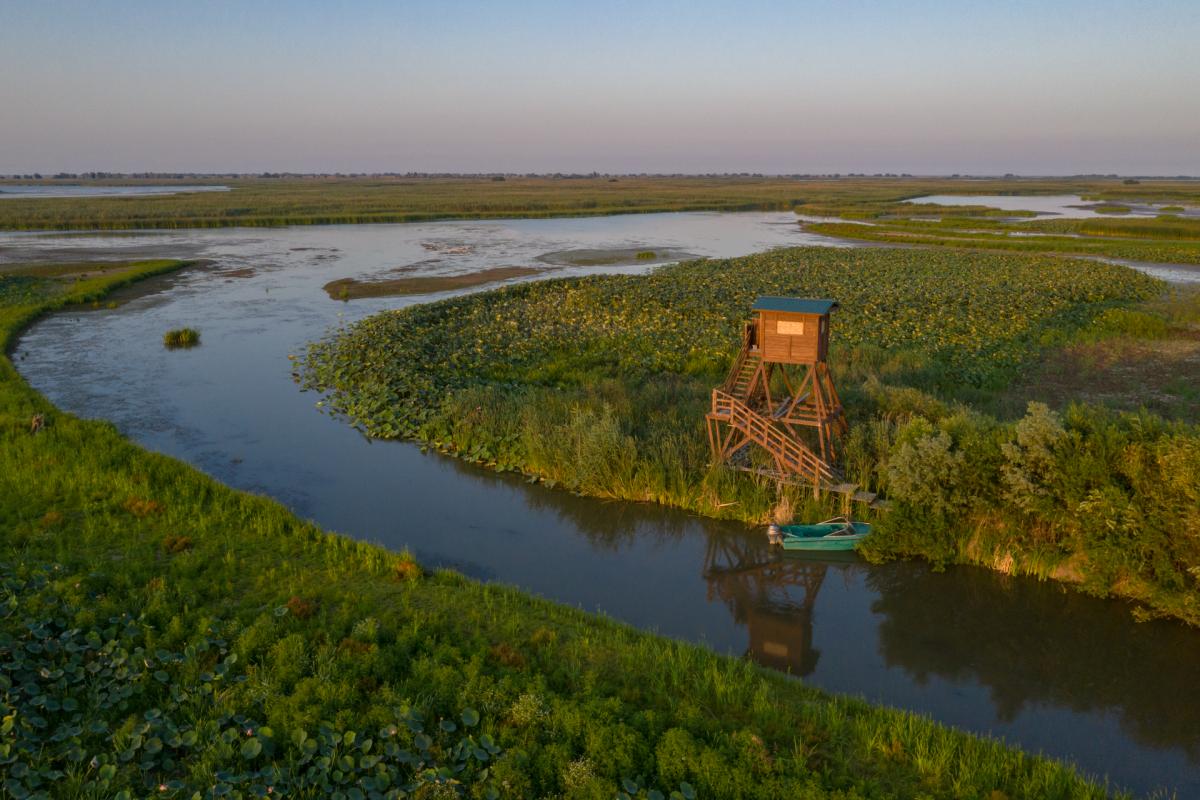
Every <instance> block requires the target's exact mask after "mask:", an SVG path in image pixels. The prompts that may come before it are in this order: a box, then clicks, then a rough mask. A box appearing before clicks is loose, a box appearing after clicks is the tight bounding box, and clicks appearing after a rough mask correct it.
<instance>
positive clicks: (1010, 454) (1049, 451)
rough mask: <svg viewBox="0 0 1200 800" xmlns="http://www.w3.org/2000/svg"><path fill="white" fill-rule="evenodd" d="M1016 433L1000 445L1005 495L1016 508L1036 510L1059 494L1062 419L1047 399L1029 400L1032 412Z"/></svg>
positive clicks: (1020, 422) (1024, 419)
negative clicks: (1058, 478) (1041, 401)
mask: <svg viewBox="0 0 1200 800" xmlns="http://www.w3.org/2000/svg"><path fill="white" fill-rule="evenodd" d="M1014 432H1015V437H1014V439H1013V440H1012V441H1008V442H1005V443H1004V444H1003V445H1001V448H1000V449H1001V451H1002V452H1003V453H1004V457H1005V463H1004V464H1003V466H1001V468H1000V473H1001V475H1002V477H1003V481H1004V489H1005V498H1006V499H1007V500H1008V502H1010V503H1011V504H1012V505H1013V506H1015V507H1016V508H1019V509H1021V510H1023V511H1026V512H1034V511H1038V510H1041V509H1044V508H1045V507H1046V502H1047V501H1048V499H1049V498H1051V497H1054V496H1056V495H1057V492H1056V491H1055V489H1056V488H1057V487H1056V486H1055V485H1054V482H1055V477H1056V475H1057V474H1058V460H1059V455H1058V452H1057V451H1058V450H1059V449H1060V448H1061V447H1062V445H1063V443H1064V440H1065V439H1066V438H1067V432H1066V430H1065V429H1064V428H1063V425H1062V420H1061V419H1060V418H1059V416H1058V414H1056V413H1054V412H1053V411H1051V410H1050V409H1049V407H1047V406H1046V404H1045V403H1030V404H1029V413H1028V414H1027V415H1026V416H1025V417H1024V418H1023V419H1021V421H1019V422H1018V423H1017V424H1016V429H1015V431H1014Z"/></svg>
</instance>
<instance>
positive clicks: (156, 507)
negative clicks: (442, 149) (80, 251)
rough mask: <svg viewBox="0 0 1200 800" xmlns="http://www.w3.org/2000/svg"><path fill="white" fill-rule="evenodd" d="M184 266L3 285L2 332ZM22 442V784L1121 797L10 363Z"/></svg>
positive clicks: (13, 570)
mask: <svg viewBox="0 0 1200 800" xmlns="http://www.w3.org/2000/svg"><path fill="white" fill-rule="evenodd" d="M179 266H181V264H180V263H179V262H151V263H142V264H137V265H120V266H119V267H114V268H113V271H111V272H107V274H102V275H99V276H92V277H89V278H87V279H84V280H79V281H73V280H62V279H55V278H52V277H36V276H4V277H0V287H2V288H3V291H0V344H2V345H3V346H4V348H5V351H6V352H7V348H8V346H9V345H10V344H11V342H12V340H13V337H14V335H15V333H16V332H17V331H18V330H19V329H20V328H21V327H22V326H23V325H25V324H28V323H29V322H30V321H31V320H32V319H33V318H34V317H36V316H37V315H39V314H41V313H45V312H46V311H48V310H52V309H54V308H60V307H62V306H64V305H66V304H69V303H79V302H83V303H95V302H99V301H100V299H101V297H102V296H103V293H104V292H106V291H108V290H109V289H111V288H113V287H114V286H116V285H119V284H122V283H127V282H129V281H132V280H136V279H139V278H141V277H145V276H148V275H152V274H160V273H162V272H165V271H169V270H172V269H176V268H178V267H179ZM85 319H86V318H85ZM83 324H86V322H83ZM201 347H203V344H202V345H201ZM35 417H40V420H39V424H38V425H37V426H36V427H38V428H39V429H38V430H37V431H36V432H33V431H32V430H31V428H32V427H34V426H32V425H31V421H32V420H33V419H34V418H35ZM0 440H2V442H3V447H0V519H2V520H3V525H0V530H2V531H3V533H2V534H0V536H2V539H0V541H2V544H3V547H4V559H3V561H4V568H3V573H2V574H0V581H2V582H3V586H4V592H5V595H6V597H7V598H8V603H7V605H6V611H5V613H4V614H3V615H2V616H0V630H2V634H0V648H2V649H4V651H5V660H6V670H5V677H4V680H3V683H2V684H0V692H2V693H3V703H4V704H5V706H6V709H5V716H6V717H8V716H9V715H10V714H11V713H12V712H13V711H15V712H16V714H15V716H12V717H10V718H11V719H12V720H13V722H12V724H11V725H6V726H5V729H4V731H3V734H2V735H3V737H4V743H5V744H6V745H7V746H9V747H10V748H11V749H9V750H8V751H7V752H8V753H9V755H8V756H7V758H10V759H13V760H12V761H11V762H10V763H9V764H8V765H7V767H6V769H7V772H8V776H9V777H8V781H9V784H6V790H7V791H9V792H10V793H11V794H13V795H14V796H21V795H22V793H23V792H30V791H37V790H44V791H49V793H50V794H51V796H69V795H74V794H78V793H80V792H85V793H86V792H90V793H92V794H97V795H105V796H140V795H142V794H145V793H147V792H149V791H153V792H154V793H155V794H156V795H157V796H165V797H174V796H181V797H186V796H190V794H191V790H192V789H193V788H198V787H208V788H212V787H214V786H216V787H218V788H219V789H221V790H222V791H225V790H226V789H227V790H229V791H231V792H241V793H243V794H248V795H252V796H253V795H257V794H262V793H265V792H266V791H267V788H268V787H270V788H271V791H272V793H274V794H281V795H287V796H324V795H326V794H327V793H328V792H330V791H333V790H336V789H341V790H343V791H350V790H351V789H352V788H357V789H358V790H359V791H362V792H364V793H368V794H369V793H370V792H371V791H376V792H378V793H379V794H380V795H383V796H387V793H388V792H389V791H392V790H394V789H395V788H396V787H398V786H408V787H409V788H410V789H417V790H420V791H424V792H425V793H427V794H428V795H429V796H434V795H435V794H436V793H437V791H439V790H437V789H436V788H435V787H432V786H430V785H429V784H431V783H443V784H447V785H449V782H450V780H451V779H453V780H456V781H461V785H462V786H463V787H464V788H465V789H467V790H468V791H469V792H470V793H471V794H472V796H486V794H487V793H488V791H489V790H491V789H494V790H495V792H496V793H498V794H499V796H502V797H527V796H540V795H546V794H549V793H557V794H561V795H563V796H567V797H604V798H608V797H611V796H612V795H613V794H614V793H616V792H617V791H618V790H619V789H620V788H621V787H624V788H625V790H626V791H629V792H630V793H631V794H633V795H636V796H639V797H649V796H653V795H652V794H651V790H653V791H661V792H663V793H664V794H666V793H670V792H671V791H677V792H680V794H681V795H682V796H690V795H691V794H693V793H694V794H695V795H696V796H702V797H778V796H813V797H820V796H826V795H831V794H836V793H846V792H851V793H853V792H858V793H860V794H865V795H872V794H884V795H893V796H910V795H913V794H918V793H920V794H924V795H929V796H934V797H947V798H949V797H960V796H963V795H964V794H965V795H974V796H988V795H989V793H993V792H1002V793H1003V794H1004V795H1005V796H1007V797H1044V796H1058V797H1081V798H1082V797H1089V798H1090V797H1103V796H1105V792H1104V790H1103V789H1102V787H1100V786H1097V785H1094V784H1089V783H1086V782H1084V781H1082V780H1081V779H1080V778H1079V777H1077V776H1076V775H1074V774H1073V773H1071V772H1070V771H1069V770H1067V769H1065V768H1063V767H1061V766H1059V765H1056V764H1054V763H1052V762H1048V761H1045V760H1041V759H1037V758H1033V757H1030V756H1027V755H1024V754H1021V753H1019V752H1016V751H1013V750H1011V749H1006V748H1004V747H1003V746H1001V745H1000V744H998V743H996V742H992V741H985V740H981V739H978V738H976V737H972V736H968V735H964V734H961V733H957V732H954V731H952V730H950V729H948V728H944V727H941V726H938V725H935V724H933V723H931V722H929V721H928V720H925V719H922V718H919V717H916V716H913V715H910V714H904V713H900V712H895V711H890V710H886V709H879V708H873V707H870V706H867V705H865V704H863V703H861V702H858V701H854V700H847V699H843V698H837V697H831V696H829V695H826V694H823V693H820V692H817V691H814V690H811V689H807V688H805V687H804V686H802V685H800V684H799V683H798V682H796V681H794V680H790V679H788V678H786V677H784V676H781V675H777V674H772V673H769V672H767V671H764V670H761V669H758V668H756V667H754V666H752V665H750V664H748V663H746V662H742V661H738V660H734V659H730V658H725V657H720V656H717V655H714V654H712V653H711V652H709V651H707V650H705V649H703V648H700V647H695V646H690V645H684V644H680V643H677V642H673V641H670V640H666V639H662V638H658V637H655V636H652V635H649V634H644V633H639V632H636V631H634V630H633V629H631V628H629V627H628V626H624V625H619V624H616V623H613V622H610V621H607V620H604V619H602V618H598V617H595V616H593V615H588V614H584V613H581V612H578V611H573V610H570V609H567V608H564V607H562V606H558V605H554V604H552V603H548V602H545V601H541V600H537V599H533V598H530V597H529V596H527V595H523V594H521V593H519V592H516V591H513V590H511V589H506V588H503V587H495V586H486V585H482V584H479V583H476V582H473V581H468V580H466V579H464V578H462V577H460V576H458V575H456V574H453V573H448V572H438V573H434V574H424V573H423V572H422V570H421V569H420V567H419V566H417V565H416V564H415V563H414V562H413V561H412V559H411V558H409V557H407V556H405V555H403V554H396V553H391V552H388V551H386V550H383V549H382V548H379V547H375V546H371V545H367V544H361V543H356V542H352V541H350V540H348V539H346V538H344V537H340V536H336V535H331V534H327V533H325V532H323V531H321V530H319V529H318V528H316V527H315V526H313V525H311V524H308V523H305V522H303V521H301V520H299V519H297V518H296V517H294V516H293V515H292V514H290V513H289V512H287V511H286V510H285V509H284V508H283V507H282V506H280V505H279V504H277V503H275V502H273V501H270V500H267V499H264V498H261V497H256V496H253V495H249V494H245V493H241V492H236V491H233V490H231V489H229V488H227V487H224V486H222V485H221V484H219V483H217V482H215V481H213V480H211V479H210V478H207V477H206V476H204V475H203V474H202V473H200V472H198V471H196V470H194V469H192V468H190V467H188V466H186V465H184V464H182V463H180V462H178V461H175V460H173V459H170V458H166V457H163V456H160V455H156V454H153V453H148V452H146V451H144V450H142V449H140V448H138V447H136V446H134V445H132V444H131V443H129V442H128V441H127V440H125V439H124V438H123V437H121V436H120V435H119V434H118V433H117V431H116V430H115V429H114V428H113V426H111V425H109V424H107V423H104V422H95V421H86V420H81V419H79V418H76V417H73V416H71V415H69V414H64V413H62V412H59V411H57V410H56V409H55V408H53V407H52V406H51V405H50V404H49V403H47V401H46V400H45V399H44V398H42V397H41V396H40V395H38V394H37V393H36V392H34V391H33V390H32V389H30V388H29V387H28V385H27V384H25V382H24V381H23V380H22V379H21V378H20V377H19V376H18V375H17V373H16V371H15V369H14V368H13V366H12V364H11V362H10V361H9V360H8V359H7V358H4V359H3V360H2V361H0ZM18 643H23V647H20V648H18V647H16V645H17V644H18ZM79 668H82V669H79ZM51 731H53V733H51ZM430 767H432V768H433V769H432V770H431V769H429V768H430ZM438 769H441V770H443V771H441V772H439V771H437V770H438ZM626 781H628V783H626ZM422 787H424V788H422ZM446 790H447V788H446V786H443V787H442V788H441V789H440V791H443V792H445V791H446ZM122 793H128V794H127V795H123V794H122Z"/></svg>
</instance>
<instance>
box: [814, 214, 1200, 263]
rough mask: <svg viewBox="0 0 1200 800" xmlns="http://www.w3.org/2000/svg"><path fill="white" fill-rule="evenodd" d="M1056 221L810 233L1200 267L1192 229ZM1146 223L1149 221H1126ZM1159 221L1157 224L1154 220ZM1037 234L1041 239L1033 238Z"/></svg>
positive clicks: (954, 222) (907, 223)
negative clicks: (1196, 265)
mask: <svg viewBox="0 0 1200 800" xmlns="http://www.w3.org/2000/svg"><path fill="white" fill-rule="evenodd" d="M1084 222H1092V221H1091V220H1070V221H1067V220H1053V221H1052V222H1049V223H1046V224H1042V223H1041V221H1037V222H1027V223H1020V224H1019V225H1018V224H1016V223H1009V224H1003V225H999V224H997V225H993V226H991V227H986V226H985V225H984V224H981V223H980V222H979V221H978V220H963V219H947V220H942V221H938V222H926V221H912V220H891V221H886V222H882V221H881V222H878V223H874V224H871V225H861V224H855V223H848V222H818V223H811V224H808V225H805V230H808V231H810V232H812V233H819V234H823V235H825V236H836V237H838V238H842V239H853V240H858V241H864V242H881V243H884V244H892V245H905V246H920V247H948V248H956V249H972V250H994V251H1001V252H1015V253H1061V254H1066V255H1078V256H1100V257H1105V258H1117V259H1127V260H1131V261H1148V262H1159V263H1171V264H1200V229H1195V228H1194V227H1193V226H1191V225H1166V224H1162V223H1159V224H1157V225H1154V224H1134V225H1129V226H1119V225H1116V224H1114V222H1116V221H1113V220H1099V221H1096V222H1092V224H1090V225H1085V224H1082V223H1084ZM1120 222H1130V223H1142V222H1143V220H1132V219H1131V220H1120ZM1146 222H1147V223H1153V222H1154V220H1148V221H1146ZM1031 234H1036V235H1031Z"/></svg>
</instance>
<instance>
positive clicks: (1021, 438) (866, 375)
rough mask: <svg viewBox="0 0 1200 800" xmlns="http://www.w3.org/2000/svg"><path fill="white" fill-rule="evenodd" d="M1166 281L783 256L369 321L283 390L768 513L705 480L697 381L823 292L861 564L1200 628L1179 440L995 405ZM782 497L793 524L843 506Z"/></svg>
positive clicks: (1060, 268) (1172, 430) (1083, 417)
mask: <svg viewBox="0 0 1200 800" xmlns="http://www.w3.org/2000/svg"><path fill="white" fill-rule="evenodd" d="M1163 291H1164V286H1163V284H1161V283H1159V282H1157V281H1154V280H1152V279H1150V278H1148V277H1146V276H1144V275H1141V274H1139V273H1136V272H1134V271H1133V270H1130V269H1127V268H1124V267H1119V266H1115V265H1110V264H1098V263H1095V262H1088V261H1071V260H1066V259H1062V258H1049V257H1039V256H1016V255H992V254H961V253H948V252H917V251H914V250H869V251H865V250H864V251H849V252H847V251H833V250H828V249H819V248H811V249H794V250H788V251H774V252H771V253H767V254H763V255H758V256H750V257H747V258H740V259H729V260H722V261H713V260H710V261H700V262H689V263H685V264H680V265H676V266H670V267H666V268H662V269H659V270H657V271H655V272H654V273H652V274H650V275H647V276H609V277H596V278H587V279H581V280H566V281H550V282H542V283H538V284H533V285H528V286H519V287H512V288H509V289H504V290H498V291H494V292H487V293H483V294H479V295H473V296H469V297H464V298H456V299H453V300H448V301H444V302H441V303H435V304H431V305H426V306H418V307H414V308H409V309H405V310H402V311H399V312H391V313H384V314H380V315H377V316H375V317H372V318H369V319H367V320H365V321H363V322H360V323H358V324H356V325H354V326H351V327H349V328H347V329H345V330H344V331H341V332H338V333H336V334H335V335H333V336H331V337H329V338H327V339H326V340H324V341H322V342H318V343H316V344H314V345H313V347H312V348H311V349H310V352H309V354H308V356H307V358H306V359H305V361H304V363H303V365H302V367H301V369H300V372H299V377H300V379H301V380H302V381H303V382H304V383H305V385H307V386H309V387H311V388H315V389H320V390H322V391H325V392H327V394H328V397H327V401H328V403H329V406H330V407H331V408H332V409H333V410H334V411H335V412H336V413H339V414H342V415H344V416H346V417H347V418H348V419H349V420H350V421H351V422H352V423H353V424H355V425H358V426H359V427H361V428H362V429H363V430H365V431H366V432H367V433H369V434H371V435H373V436H379V437H383V438H412V439H417V440H419V441H423V442H426V443H428V444H430V445H432V446H435V447H437V448H439V449H442V450H444V451H446V452H449V453H452V454H455V455H458V456H460V457H463V458H467V459H469V460H473V461H477V462H481V463H485V464H488V465H490V466H493V467H494V468H497V469H500V470H513V471H519V472H522V473H524V474H526V475H530V476H532V477H535V478H537V479H540V480H542V481H544V482H546V483H547V484H548V485H551V486H562V487H565V488H568V489H571V490H573V491H577V492H581V493H585V494H590V495H596V496H600V497H614V498H621V499H627V500H639V501H651V502H658V503H664V504H668V505H674V506H678V507H681V508H685V509H688V510H692V511H695V512H698V513H703V514H707V515H712V516H718V517H728V518H736V519H741V520H744V521H747V522H754V523H761V522H764V521H766V519H767V518H768V517H769V515H770V514H771V513H772V511H773V509H774V508H775V506H776V505H777V504H778V503H779V502H780V500H781V499H784V498H781V497H780V496H779V495H778V494H777V492H776V491H775V488H774V487H773V486H772V485H771V484H770V483H769V482H768V481H765V480H756V479H752V478H749V477H747V476H745V475H742V474H740V473H731V472H729V471H727V470H723V469H711V468H709V466H708V461H709V453H708V451H707V444H706V439H705V436H704V433H703V416H704V412H705V410H706V409H707V406H708V395H709V390H710V389H711V388H712V386H715V385H717V384H719V383H720V382H721V380H722V379H723V377H724V370H725V369H726V368H727V365H728V360H729V358H730V356H731V355H732V352H733V348H734V346H735V338H736V334H737V330H738V325H737V322H738V320H739V319H741V318H743V317H744V316H745V315H746V314H747V313H748V309H749V308H750V304H751V303H752V301H753V299H754V297H755V296H757V295H759V294H799V295H814V296H832V297H836V298H838V299H839V300H840V301H841V302H842V305H843V311H841V312H839V314H838V315H837V317H836V318H835V321H834V334H833V341H834V355H833V356H832V357H831V362H832V365H833V368H834V374H835V380H836V381H837V384H838V386H839V391H840V392H841V394H842V396H843V399H844V400H845V402H846V405H847V408H848V410H849V413H850V415H851V430H852V432H851V435H850V438H849V439H848V441H847V443H846V448H845V462H844V468H845V472H846V477H847V478H848V479H849V480H851V481H852V482H854V483H856V484H858V485H859V486H861V487H863V488H866V489H868V490H870V491H872V492H877V493H880V494H883V495H885V496H888V497H890V498H891V499H892V500H893V502H894V506H893V509H892V510H891V511H890V512H889V513H887V514H886V515H880V514H877V513H876V512H873V511H871V510H868V509H865V508H864V509H861V510H860V511H861V515H862V516H864V517H866V518H868V519H872V520H874V521H875V522H877V528H878V532H877V534H876V536H874V537H873V539H872V544H871V547H869V548H868V549H867V551H866V553H867V555H868V556H870V557H873V558H887V557H894V556H906V555H920V556H923V557H926V558H929V559H931V560H933V561H935V562H936V563H952V562H960V563H973V564H981V565H984V566H987V567H989V568H993V569H999V570H1001V571H1005V572H1010V573H1024V574H1033V575H1037V576H1039V577H1043V578H1054V579H1057V580H1063V581H1066V582H1070V583H1074V584H1076V585H1078V586H1081V587H1082V588H1084V589H1085V590H1086V591H1089V592H1091V593H1094V594H1100V595H1108V594H1111V595H1117V596H1121V597H1125V598H1127V599H1131V600H1134V601H1136V602H1138V603H1140V604H1143V605H1144V607H1145V609H1148V610H1149V611H1150V613H1157V614H1166V615H1170V616H1175V617H1177V618H1180V619H1183V620H1186V621H1188V622H1190V623H1192V624H1197V623H1200V608H1198V607H1197V601H1196V598H1197V590H1196V583H1197V580H1200V570H1198V569H1197V567H1198V566H1200V551H1198V550H1197V548H1196V543H1195V542H1194V541H1193V539H1192V538H1191V537H1189V536H1186V535H1184V536H1180V535H1178V532H1179V531H1189V530H1196V525H1195V516H1194V515H1195V514H1197V513H1200V511H1198V509H1200V505H1198V504H1197V501H1196V498H1195V497H1194V495H1193V494H1190V492H1192V491H1193V489H1191V488H1189V487H1192V486H1194V485H1197V483H1200V481H1196V480H1195V476H1198V475H1200V465H1197V464H1196V463H1195V462H1194V460H1195V458H1196V455H1195V454H1196V452H1197V443H1198V442H1200V435H1198V434H1197V431H1196V429H1195V427H1194V426H1193V425H1190V424H1188V422H1187V421H1166V420H1161V419H1155V418H1154V417H1152V416H1150V415H1145V414H1140V415H1139V414H1118V413H1114V412H1110V411H1107V410H1105V409H1103V408H1101V407H1096V406H1071V407H1069V408H1067V409H1065V410H1064V412H1063V413H1058V412H1054V411H1051V410H1050V409H1048V408H1046V407H1045V406H1043V405H1040V404H1034V405H1030V406H1028V409H1027V413H1026V414H1025V415H1024V416H1023V417H1021V418H1019V419H1012V418H997V417H996V416H994V410H995V409H997V408H999V407H1000V406H1001V405H1005V404H1007V405H1011V404H1012V400H1013V398H1012V395H1011V393H1010V392H1007V391H1006V390H1007V388H1008V387H1009V385H1010V384H1011V383H1013V381H1014V379H1015V378H1016V377H1017V376H1019V375H1021V374H1022V373H1023V372H1025V371H1027V370H1028V369H1029V368H1030V367H1031V366H1032V365H1034V364H1035V363H1037V361H1038V360H1039V358H1040V357H1041V356H1042V354H1043V353H1044V352H1045V351H1046V350H1047V349H1049V348H1055V347H1059V346H1062V345H1065V344H1067V343H1070V342H1072V341H1076V340H1081V341H1082V340H1086V339H1089V338H1120V337H1123V336H1128V337H1134V338H1136V337H1137V336H1139V335H1142V334H1141V333H1140V331H1142V329H1143V328H1145V327H1146V326H1149V327H1150V328H1153V329H1154V330H1159V328H1157V327H1155V326H1154V325H1153V324H1151V323H1157V325H1159V326H1161V328H1162V329H1163V330H1165V329H1166V327H1167V325H1168V323H1167V322H1166V321H1164V319H1165V318H1163V319H1160V318H1158V317H1155V316H1154V314H1155V313H1157V312H1153V311H1152V310H1151V309H1150V307H1149V306H1145V307H1140V308H1138V309H1134V308H1133V306H1136V305H1138V304H1144V303H1146V302H1148V301H1149V300H1151V299H1152V298H1156V297H1158V296H1160V295H1161V294H1162V292H1163ZM1189 313H1190V312H1189ZM1188 320H1190V317H1186V315H1185V316H1181V317H1180V318H1179V319H1176V320H1175V321H1174V322H1172V323H1171V324H1180V325H1186V324H1190V322H1189V321H1188ZM1037 399H1038V397H1037V395H1036V393H1033V394H1031V395H1030V396H1029V397H1028V398H1027V400H1037ZM1001 400H1003V403H1002V402H1001ZM1022 410H1025V409H1024V408H1023V409H1022ZM988 412H993V413H988ZM1131 462H1132V463H1136V464H1137V465H1138V469H1137V471H1133V470H1131V469H1130V463H1131ZM785 499H786V500H787V502H788V503H789V504H790V505H791V506H792V508H793V510H794V512H795V513H796V515H797V516H799V517H802V518H810V517H821V518H825V517H828V516H831V515H832V514H833V513H837V512H840V510H841V503H842V500H841V498H840V497H839V498H837V499H836V500H835V499H834V498H832V497H829V496H824V497H822V498H820V499H816V500H814V499H812V498H811V495H810V494H809V493H808V492H805V491H801V490H796V491H789V492H787V493H786V498H785ZM1189 526H1190V527H1189ZM1114 531H1116V533H1114ZM914 532H918V533H914Z"/></svg>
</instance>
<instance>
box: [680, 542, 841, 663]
mask: <svg viewBox="0 0 1200 800" xmlns="http://www.w3.org/2000/svg"><path fill="white" fill-rule="evenodd" d="M834 558H839V557H838V556H836V555H835V556H834ZM839 560H840V559H839ZM828 569H829V564H828V562H827V560H811V559H808V558H805V559H800V558H793V557H788V556H787V555H784V554H780V553H775V552H771V551H770V550H768V549H767V548H765V547H762V546H760V545H756V544H752V543H751V542H750V541H749V540H748V539H746V538H745V537H733V536H710V537H708V548H707V550H706V553H705V559H704V577H705V579H706V580H707V581H708V599H709V601H710V602H712V601H713V600H715V599H718V598H719V599H720V600H721V601H723V602H724V603H725V605H726V606H728V607H729V612H730V614H732V615H733V619H734V621H735V622H737V623H738V624H739V625H743V626H745V628H746V630H747V632H748V633H749V636H750V643H749V646H748V648H747V651H746V655H747V656H748V657H749V658H751V659H753V660H754V661H756V662H757V663H759V664H762V665H763V666H765V667H771V668H772V669H777V670H780V671H781V672H788V673H791V674H792V675H799V676H804V675H808V674H810V673H812V671H813V670H814V669H816V666H817V661H818V659H820V657H821V654H820V652H819V651H818V650H817V649H816V648H815V647H813V609H814V607H815V605H816V602H817V593H818V592H819V591H820V590H821V584H822V582H824V580H825V574H826V572H827V571H828Z"/></svg>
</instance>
